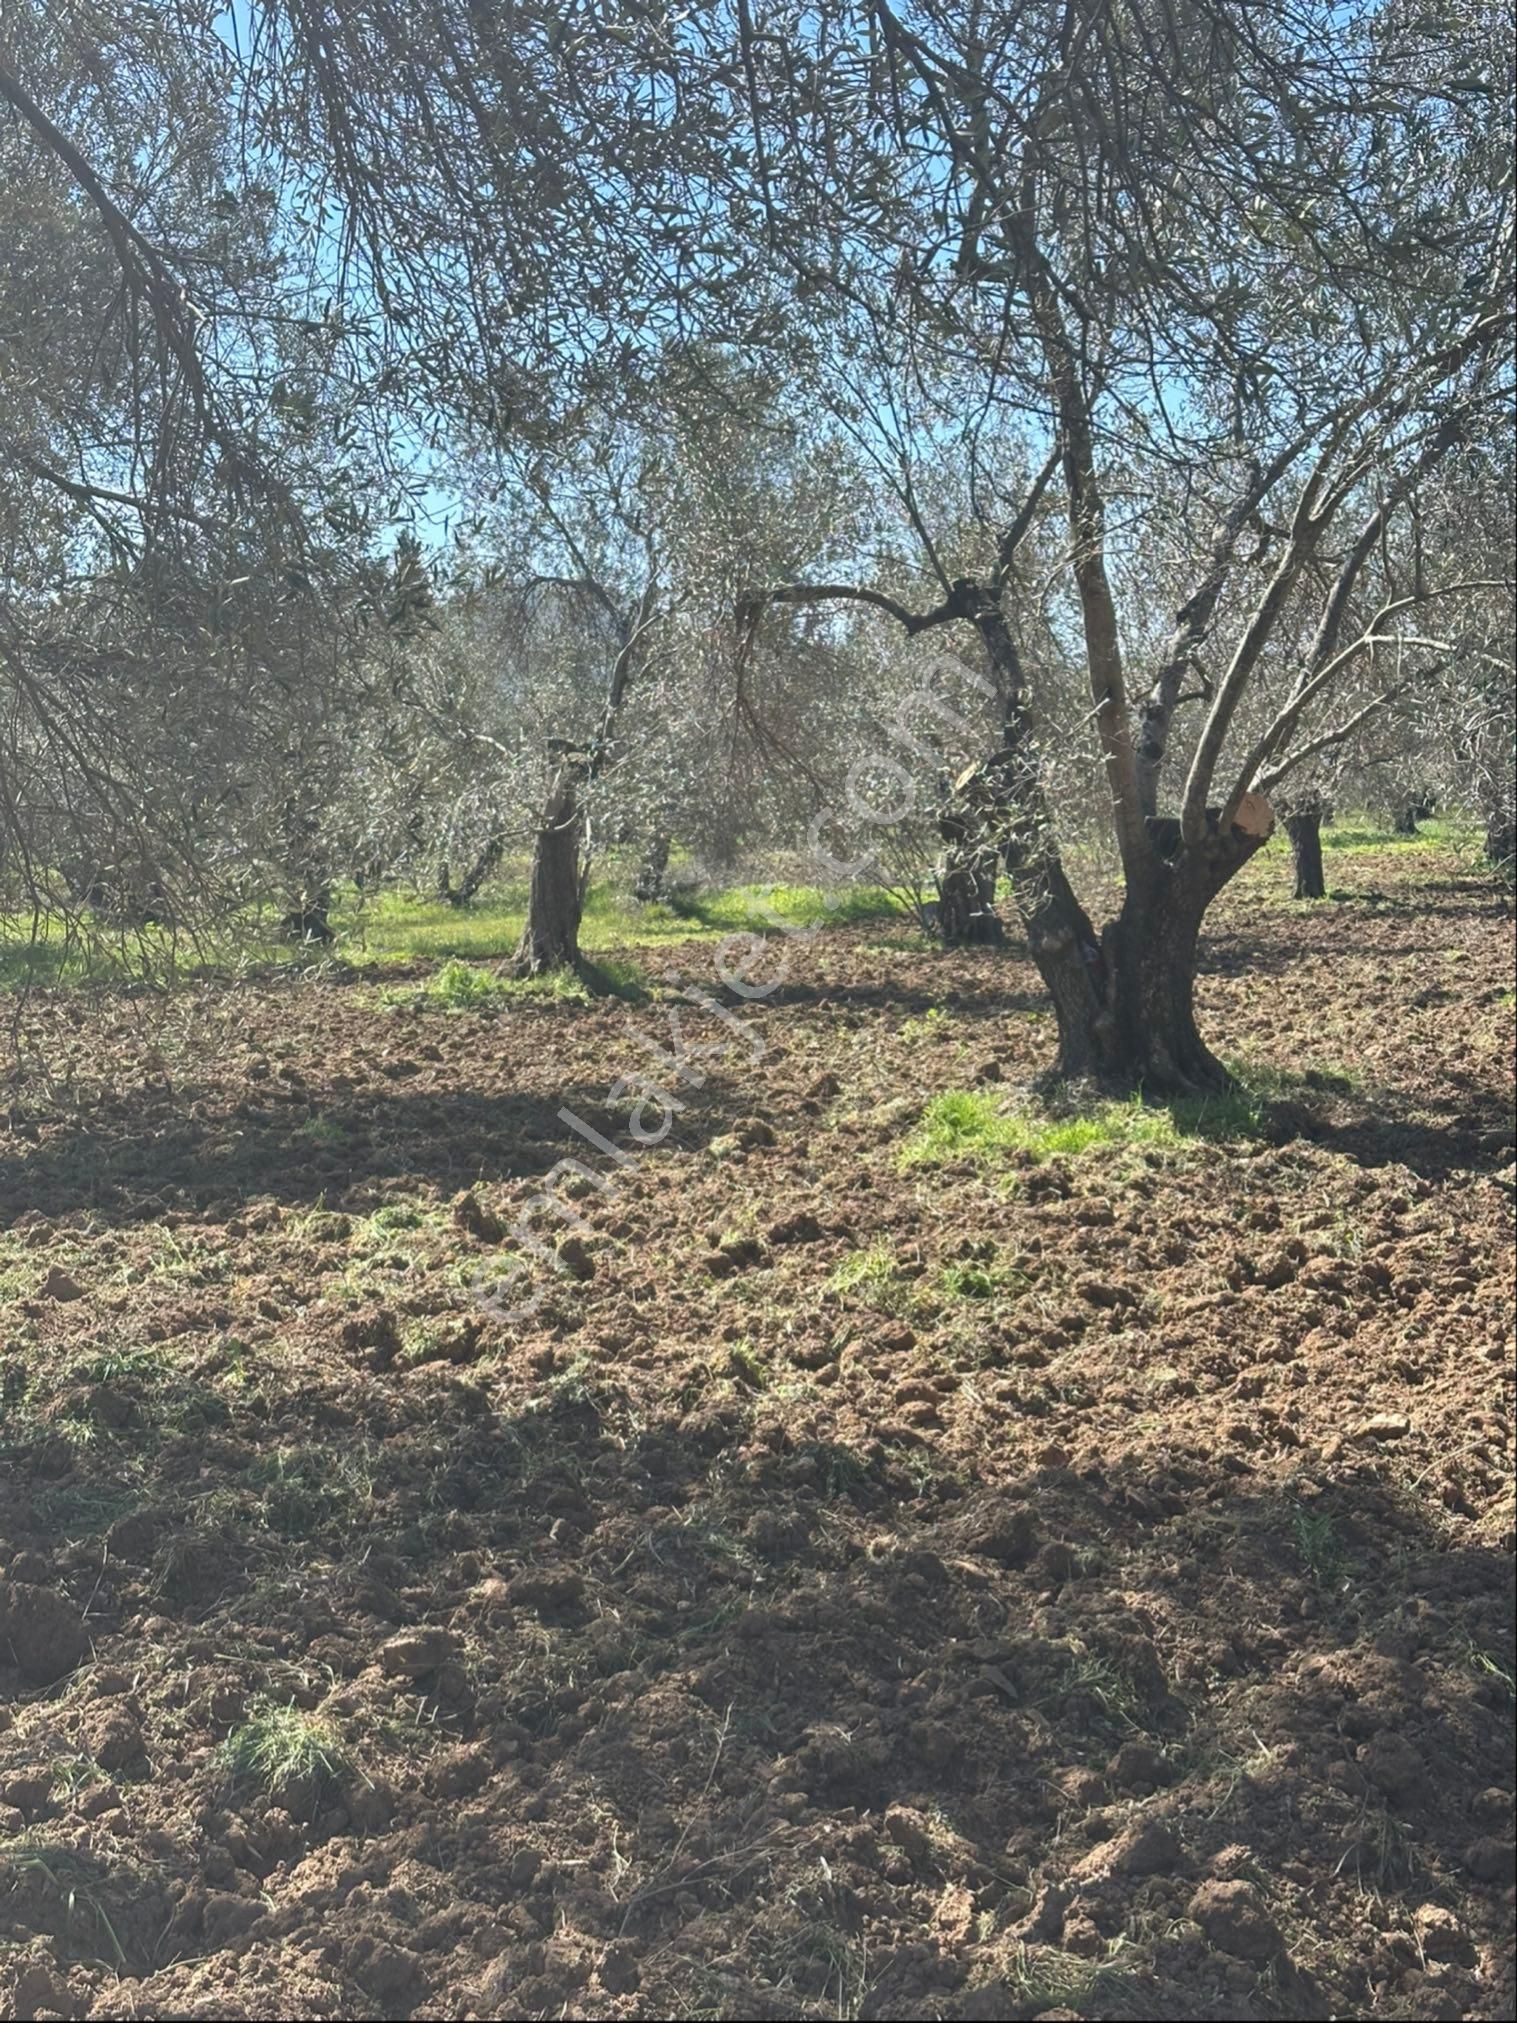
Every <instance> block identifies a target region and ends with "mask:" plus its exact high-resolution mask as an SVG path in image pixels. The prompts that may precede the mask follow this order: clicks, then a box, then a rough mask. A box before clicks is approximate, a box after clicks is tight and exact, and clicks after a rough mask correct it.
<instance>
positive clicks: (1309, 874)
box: [1285, 808, 1327, 899]
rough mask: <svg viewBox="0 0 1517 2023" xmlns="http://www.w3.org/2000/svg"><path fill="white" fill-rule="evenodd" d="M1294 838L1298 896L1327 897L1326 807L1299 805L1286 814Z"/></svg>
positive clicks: (1286, 828)
mask: <svg viewBox="0 0 1517 2023" xmlns="http://www.w3.org/2000/svg"><path fill="white" fill-rule="evenodd" d="M1285 833H1286V835H1287V836H1289V838H1290V846H1291V859H1292V862H1293V863H1294V864H1295V867H1296V893H1295V896H1296V898H1298V899H1326V897H1327V881H1326V879H1325V877H1324V876H1323V871H1322V810H1321V809H1320V808H1299V809H1297V810H1295V812H1294V813H1292V814H1289V815H1287V816H1286V818H1285Z"/></svg>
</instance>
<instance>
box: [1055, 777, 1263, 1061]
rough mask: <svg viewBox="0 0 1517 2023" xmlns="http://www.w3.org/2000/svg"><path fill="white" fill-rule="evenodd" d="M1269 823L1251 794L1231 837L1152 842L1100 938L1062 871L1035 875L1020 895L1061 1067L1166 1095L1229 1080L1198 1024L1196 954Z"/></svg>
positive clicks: (1215, 835) (1217, 835)
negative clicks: (1168, 849) (1180, 844)
mask: <svg viewBox="0 0 1517 2023" xmlns="http://www.w3.org/2000/svg"><path fill="white" fill-rule="evenodd" d="M1158 826H1159V827H1160V828H1161V829H1162V828H1163V827H1164V826H1165V825H1162V824H1161V825H1158ZM1272 827H1273V817H1272V816H1271V814H1270V811H1269V808H1268V805H1267V804H1266V803H1265V802H1264V801H1263V800H1262V798H1261V797H1259V796H1256V795H1250V796H1248V797H1247V798H1246V800H1245V803H1244V806H1243V807H1242V808H1241V809H1240V810H1239V822H1238V824H1237V825H1235V826H1234V827H1233V828H1232V829H1231V830H1230V831H1229V833H1228V834H1227V835H1225V836H1224V835H1222V834H1220V833H1218V832H1217V831H1216V830H1215V829H1214V830H1213V831H1212V832H1211V833H1210V834H1208V835H1207V837H1206V838H1205V840H1204V841H1203V842H1202V843H1201V844H1199V845H1198V846H1196V847H1195V848H1194V849H1189V848H1188V849H1185V850H1184V851H1181V852H1178V853H1177V854H1176V855H1175V856H1173V857H1166V856H1165V855H1163V854H1162V851H1161V848H1160V846H1159V845H1158V844H1157V843H1156V845H1155V849H1154V856H1153V862H1152V865H1151V867H1150V869H1149V873H1148V875H1147V877H1146V878H1140V879H1136V880H1134V881H1133V883H1132V884H1131V885H1130V886H1129V888H1128V891H1127V893H1126V896H1125V898H1124V900H1123V904H1122V911H1121V913H1120V914H1119V915H1118V916H1117V918H1116V919H1115V920H1113V921H1111V922H1110V923H1109V924H1108V925H1107V927H1106V928H1105V929H1104V930H1103V931H1102V933H1101V935H1100V938H1099V940H1098V939H1097V937H1096V935H1095V932H1094V930H1093V928H1092V926H1091V924H1090V921H1089V919H1088V918H1087V916H1086V914H1085V912H1084V910H1083V908H1082V907H1081V906H1080V904H1079V901H1078V900H1077V899H1076V898H1075V897H1074V894H1073V893H1072V892H1071V891H1070V889H1069V886H1068V884H1067V883H1066V882H1065V880H1064V877H1063V873H1062V871H1059V870H1056V871H1055V872H1054V873H1052V874H1049V873H1047V872H1042V873H1040V872H1037V871H1034V872H1032V874H1031V876H1030V878H1029V879H1028V880H1027V881H1025V882H1026V885H1027V890H1026V893H1025V896H1024V895H1023V894H1022V893H1019V903H1021V904H1022V906H1023V910H1024V914H1025V915H1026V917H1027V919H1028V941H1029V946H1030V948H1031V951H1032V955H1033V960H1034V961H1035V962H1036V963H1037V965H1038V970H1039V972H1040V974H1041V975H1042V978H1043V981H1044V983H1045V984H1046V985H1047V986H1048V990H1049V994H1050V996H1051V997H1052V998H1053V1002H1054V1011H1055V1014H1056V1016H1057V1018H1058V1023H1059V1059H1058V1063H1057V1069H1056V1072H1057V1073H1058V1074H1059V1075H1061V1076H1064V1077H1067V1078H1070V1079H1078V1078H1082V1077H1089V1078H1091V1079H1092V1080H1095V1081H1098V1082H1100V1083H1102V1084H1103V1085H1104V1086H1106V1087H1109V1088H1114V1089H1124V1090H1135V1089H1140V1090H1142V1092H1143V1093H1144V1094H1145V1095H1148V1096H1160V1097H1167V1096H1190V1095H1205V1094H1208V1093H1212V1092H1216V1091H1219V1090H1222V1089H1226V1088H1227V1087H1228V1086H1229V1085H1230V1082H1231V1077H1230V1076H1229V1074H1228V1072H1227V1069H1226V1068H1225V1067H1224V1066H1223V1065H1222V1063H1221V1062H1220V1061H1219V1060H1218V1059H1217V1057H1216V1055H1215V1054H1213V1053H1212V1051H1211V1049H1210V1048H1209V1047H1208V1046H1207V1045H1206V1042H1205V1041H1204V1040H1203V1039H1202V1037H1201V1034H1200V1030H1199V1028H1198V1027H1197V1025H1196V1011H1195V982H1196V950H1197V944H1198V941H1199V939H1200V933H1201V922H1202V920H1203V918H1204V917H1205V913H1206V909H1207V907H1208V906H1209V905H1210V904H1211V902H1212V900H1213V899H1214V898H1215V897H1216V895H1217V894H1218V892H1220V891H1221V889H1222V887H1223V886H1224V885H1225V884H1227V882H1228V881H1229V879H1231V878H1232V877H1234V876H1235V875H1236V873H1237V872H1238V871H1239V870H1241V869H1242V867H1243V865H1244V864H1245V863H1247V861H1248V859H1249V858H1250V857H1251V856H1252V855H1253V854H1254V852H1255V851H1256V850H1257V849H1259V847H1260V846H1261V845H1262V844H1263V843H1264V841H1265V840H1266V838H1267V837H1268V835H1269V833H1270V830H1271V828H1272Z"/></svg>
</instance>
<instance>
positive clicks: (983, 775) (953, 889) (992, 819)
mask: <svg viewBox="0 0 1517 2023" xmlns="http://www.w3.org/2000/svg"><path fill="white" fill-rule="evenodd" d="M995 763H996V762H995V761H994V760H992V761H991V762H990V765H989V766H972V767H971V768H970V769H969V771H968V772H966V773H964V774H963V775H962V776H961V777H960V778H959V779H957V780H956V781H955V782H954V785H953V793H952V797H951V798H950V799H949V801H948V802H947V804H946V806H944V807H943V809H942V810H941V811H940V813H939V815H938V833H939V835H940V836H941V837H942V839H943V842H944V844H945V845H946V848H945V849H944V852H943V855H942V856H941V857H940V858H939V860H938V865H937V871H936V882H937V888H938V909H937V915H936V919H937V929H938V933H939V935H940V936H941V937H942V940H943V944H944V946H945V947H947V948H961V947H974V946H981V947H984V946H986V945H987V944H989V945H993V944H995V943H998V942H1002V941H1004V940H1005V939H1006V931H1005V929H1004V928H1003V927H1002V925H1001V922H1000V920H999V918H998V917H997V914H996V910H995V908H996V882H997V877H998V874H999V871H1000V860H1001V850H1002V840H1003V836H1004V831H1005V827H1006V820H1007V815H1006V809H1005V806H1004V805H1003V803H1004V792H1003V783H1002V782H1000V781H998V779H997V778H996V776H995Z"/></svg>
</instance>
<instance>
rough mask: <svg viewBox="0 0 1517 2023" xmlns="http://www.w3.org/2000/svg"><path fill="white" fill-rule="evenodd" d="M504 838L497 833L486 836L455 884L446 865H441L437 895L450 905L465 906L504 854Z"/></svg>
mask: <svg viewBox="0 0 1517 2023" xmlns="http://www.w3.org/2000/svg"><path fill="white" fill-rule="evenodd" d="M505 850H506V839H505V837H504V836H503V835H501V834H499V833H497V834H495V835H493V836H487V837H486V839H485V842H484V845H483V847H482V848H481V850H480V853H479V855H478V856H477V857H476V858H475V859H474V862H473V863H472V864H471V865H470V866H469V868H468V870H467V871H466V872H465V873H464V875H463V877H462V878H461V879H460V880H459V882H458V884H457V885H455V884H454V883H453V880H452V874H451V872H450V871H449V869H448V866H447V865H446V864H444V866H443V867H442V876H441V877H440V878H439V879H438V881H437V891H438V897H439V898H441V899H446V900H447V902H448V904H449V905H450V906H467V905H468V904H469V903H470V901H471V900H473V899H474V897H475V896H476V894H477V893H478V891H479V888H480V887H481V886H482V885H483V884H484V882H485V880H486V879H487V878H488V877H489V876H490V875H491V873H492V872H493V871H494V870H495V869H496V867H497V865H498V864H499V863H500V860H501V858H502V857H503V856H504V855H505Z"/></svg>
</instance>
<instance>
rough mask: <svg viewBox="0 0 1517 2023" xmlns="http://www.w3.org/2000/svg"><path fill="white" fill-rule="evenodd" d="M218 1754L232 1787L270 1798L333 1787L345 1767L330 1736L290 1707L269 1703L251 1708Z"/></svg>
mask: <svg viewBox="0 0 1517 2023" xmlns="http://www.w3.org/2000/svg"><path fill="white" fill-rule="evenodd" d="M220 1753H221V1761H222V1763H223V1765H224V1766H225V1768H226V1771H227V1773H228V1775H229V1776H230V1777H231V1779H232V1781H233V1783H234V1784H244V1785H248V1784H251V1785H255V1786H256V1787H257V1788H258V1789H259V1790H260V1791H266V1792H268V1793H269V1794H270V1795H271V1796H277V1795H278V1793H280V1792H281V1791H285V1790H288V1788H289V1787H290V1786H291V1785H294V1784H301V1785H307V1786H314V1787H316V1788H320V1787H321V1786H323V1785H326V1784H335V1783H337V1782H339V1781H340V1780H341V1778H342V1776H343V1775H344V1773H345V1772H346V1771H347V1769H348V1768H349V1765H348V1760H347V1757H346V1755H345V1753H344V1751H343V1747H342V1744H341V1742H340V1741H339V1740H338V1738H337V1735H336V1733H335V1731H334V1730H333V1729H331V1728H330V1727H329V1726H328V1725H327V1723H326V1722H324V1721H318V1720H316V1719H315V1718H314V1717H313V1716H312V1715H310V1714H307V1713H304V1712H303V1711H302V1710H301V1709H300V1708H299V1707H297V1706H295V1705H294V1704H293V1702H292V1703H291V1704H289V1705H288V1706H280V1705H278V1704H277V1703H276V1702H273V1701H269V1702H267V1703H265V1704H264V1705H263V1706H261V1707H258V1708H255V1709H254V1711H253V1713H252V1714H251V1715H250V1716H249V1718H248V1719H247V1720H246V1721H244V1722H243V1723H242V1725H241V1726H240V1727H238V1728H234V1729H233V1730H232V1732H231V1734H230V1735H228V1737H227V1738H226V1740H225V1742H223V1743H222V1745H221V1752H220Z"/></svg>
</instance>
